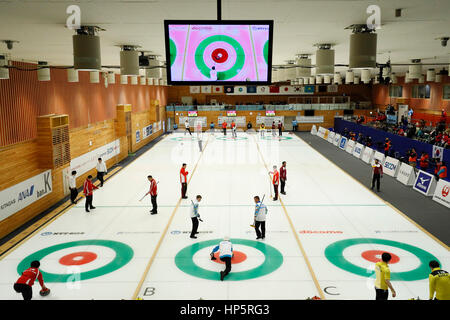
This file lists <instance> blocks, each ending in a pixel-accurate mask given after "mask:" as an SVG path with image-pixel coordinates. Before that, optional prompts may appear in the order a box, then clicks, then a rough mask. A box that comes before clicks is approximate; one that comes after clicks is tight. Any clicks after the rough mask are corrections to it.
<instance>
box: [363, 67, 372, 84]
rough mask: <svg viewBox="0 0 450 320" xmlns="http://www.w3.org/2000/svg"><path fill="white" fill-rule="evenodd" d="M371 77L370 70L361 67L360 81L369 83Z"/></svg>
mask: <svg viewBox="0 0 450 320" xmlns="http://www.w3.org/2000/svg"><path fill="white" fill-rule="evenodd" d="M370 78H371V74H370V70H369V69H363V70H361V81H362V82H364V83H369V82H370Z"/></svg>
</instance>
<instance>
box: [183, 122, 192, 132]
mask: <svg viewBox="0 0 450 320" xmlns="http://www.w3.org/2000/svg"><path fill="white" fill-rule="evenodd" d="M184 128H185V130H184V135H186V131H187V132H189V134H190V135H191V136H192V133H191V127H190V125H189V121H188V120H186V121H185V122H184Z"/></svg>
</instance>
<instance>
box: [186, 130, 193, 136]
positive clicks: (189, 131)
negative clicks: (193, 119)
mask: <svg viewBox="0 0 450 320" xmlns="http://www.w3.org/2000/svg"><path fill="white" fill-rule="evenodd" d="M186 131H187V132H189V134H190V135H191V136H192V133H191V129H190V128H186V130H185V131H184V134H186Z"/></svg>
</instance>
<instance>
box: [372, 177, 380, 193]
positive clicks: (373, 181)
mask: <svg viewBox="0 0 450 320" xmlns="http://www.w3.org/2000/svg"><path fill="white" fill-rule="evenodd" d="M375 182H376V183H377V191H380V174H375V173H374V174H373V177H372V189H373V187H375Z"/></svg>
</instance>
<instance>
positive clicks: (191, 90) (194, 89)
mask: <svg viewBox="0 0 450 320" xmlns="http://www.w3.org/2000/svg"><path fill="white" fill-rule="evenodd" d="M189 93H200V86H189Z"/></svg>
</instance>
